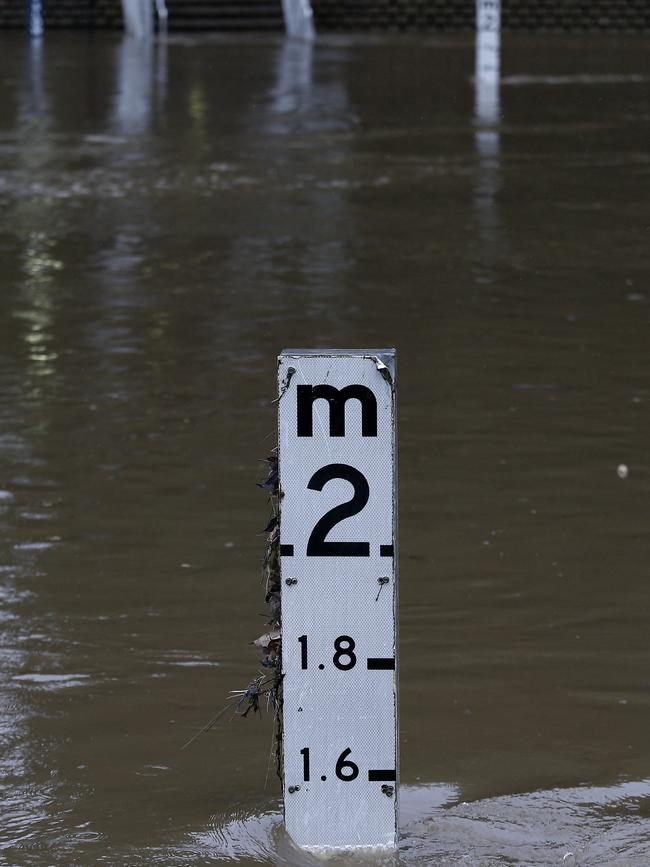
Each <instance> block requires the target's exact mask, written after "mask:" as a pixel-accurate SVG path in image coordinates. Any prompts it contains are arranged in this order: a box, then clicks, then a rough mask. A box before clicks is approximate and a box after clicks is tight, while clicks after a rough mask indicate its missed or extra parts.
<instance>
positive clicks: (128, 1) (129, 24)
mask: <svg viewBox="0 0 650 867" xmlns="http://www.w3.org/2000/svg"><path fill="white" fill-rule="evenodd" d="M122 17H123V19H124V29H125V31H126V32H127V33H128V34H129V36H134V37H135V38H136V39H151V37H152V36H153V2H152V0H122Z"/></svg>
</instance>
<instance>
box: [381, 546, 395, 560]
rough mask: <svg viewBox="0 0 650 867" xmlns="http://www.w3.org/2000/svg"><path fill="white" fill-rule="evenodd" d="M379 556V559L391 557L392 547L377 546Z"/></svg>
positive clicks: (392, 553)
mask: <svg viewBox="0 0 650 867" xmlns="http://www.w3.org/2000/svg"><path fill="white" fill-rule="evenodd" d="M379 556H380V557H393V556H394V550H393V546H392V545H380V546H379Z"/></svg>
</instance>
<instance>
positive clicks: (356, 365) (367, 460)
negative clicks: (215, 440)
mask: <svg viewBox="0 0 650 867" xmlns="http://www.w3.org/2000/svg"><path fill="white" fill-rule="evenodd" d="M278 387H279V419H278V420H279V468H280V498H281V499H280V563H281V586H282V675H283V681H282V691H283V710H282V713H283V729H282V735H283V790H284V815H285V823H286V827H287V831H288V832H289V834H290V836H291V837H292V839H293V840H294V842H295V843H297V844H298V845H299V846H302V847H305V848H310V849H342V848H344V849H350V848H356V847H387V848H388V847H394V846H395V845H396V843H397V796H398V782H399V763H398V689H397V669H398V666H397V650H398V641H397V604H398V596H397V453H396V424H395V422H396V419H395V351H394V350H393V349H358V350H357V349H350V350H347V349H285V350H283V352H282V353H281V354H280V356H279V363H278Z"/></svg>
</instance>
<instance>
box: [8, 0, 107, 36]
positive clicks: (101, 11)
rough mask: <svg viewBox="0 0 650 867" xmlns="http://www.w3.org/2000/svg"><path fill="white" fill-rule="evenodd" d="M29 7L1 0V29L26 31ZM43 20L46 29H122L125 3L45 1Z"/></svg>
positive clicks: (22, 0) (23, 1)
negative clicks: (123, 4)
mask: <svg viewBox="0 0 650 867" xmlns="http://www.w3.org/2000/svg"><path fill="white" fill-rule="evenodd" d="M26 7H27V2H26V0H0V28H3V27H6V28H11V29H14V28H16V29H21V28H24V27H25V26H26V20H27V16H26V11H25V10H26ZM43 19H44V23H45V28H46V29H47V28H52V27H74V28H88V29H92V28H99V29H102V30H103V29H114V28H121V27H122V3H121V0H49V2H48V0H43Z"/></svg>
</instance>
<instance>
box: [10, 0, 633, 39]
mask: <svg viewBox="0 0 650 867" xmlns="http://www.w3.org/2000/svg"><path fill="white" fill-rule="evenodd" d="M312 3H313V7H314V14H315V17H316V25H317V27H318V28H320V29H321V30H392V31H408V30H434V31H436V30H438V31H448V30H467V29H471V28H472V27H473V23H474V2H473V0H312ZM261 5H262V3H261V0H240V2H239V3H237V0H168V6H169V10H170V30H180V29H193V30H198V29H214V30H220V29H223V30H233V29H241V30H256V29H269V26H270V24H274V25H275V24H276V22H275V21H271V20H270V18H269V17H268V15H267V16H266V18H265V19H264V20H265V21H266V25H265V26H264V28H262V24H261V22H262V19H261V18H260V6H261ZM263 5H264V6H265V7H267V8H268V7H270V6H271V2H268V0H267V2H265V3H264V4H263ZM276 5H277V7H278V8H277V15H278V18H277V21H280V19H279V13H280V0H277V4H276ZM43 6H44V15H45V26H46V28H47V27H81V28H119V27H121V26H122V12H121V3H120V0H44V4H43ZM233 10H235V11H236V15H234V14H233ZM267 19H268V20H267ZM206 25H207V26H206ZM503 25H504V28H505V29H510V30H530V31H555V32H584V31H590V30H593V31H595V30H614V31H616V30H618V31H650V0H504V2H503ZM24 26H25V0H1V2H0V28H22V27H24Z"/></svg>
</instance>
